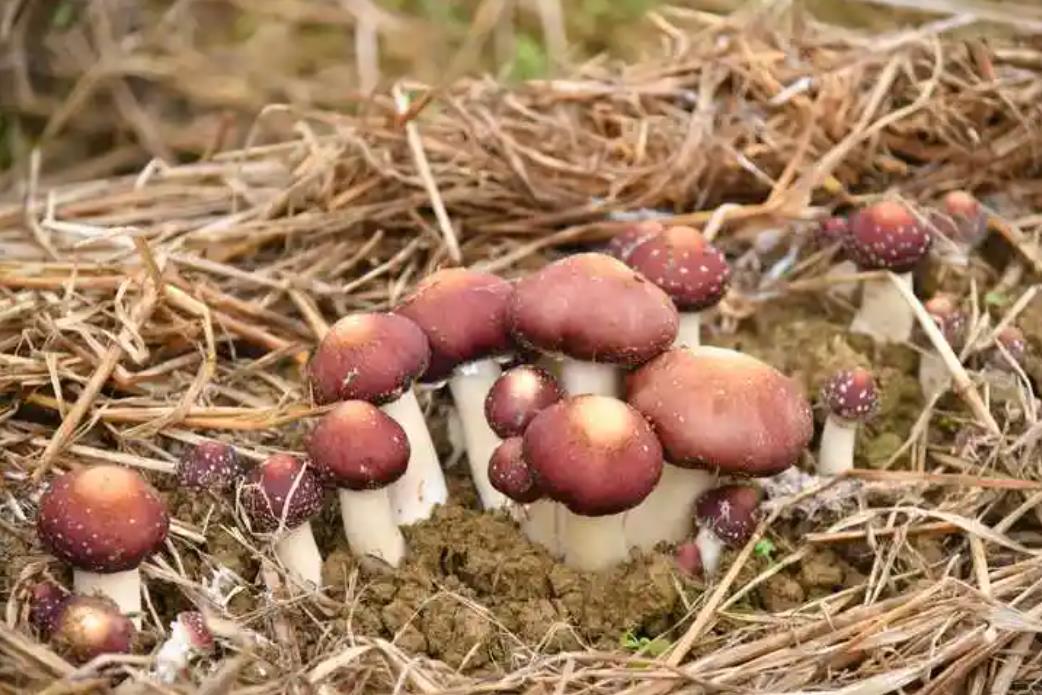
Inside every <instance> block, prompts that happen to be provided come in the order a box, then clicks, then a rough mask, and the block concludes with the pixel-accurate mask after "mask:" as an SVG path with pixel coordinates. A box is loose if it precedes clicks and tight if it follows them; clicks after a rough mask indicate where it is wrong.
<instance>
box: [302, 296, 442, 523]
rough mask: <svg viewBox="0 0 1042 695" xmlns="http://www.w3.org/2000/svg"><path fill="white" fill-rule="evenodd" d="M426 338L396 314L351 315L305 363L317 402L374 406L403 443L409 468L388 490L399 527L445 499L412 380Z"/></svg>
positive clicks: (424, 354)
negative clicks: (394, 427) (356, 402)
mask: <svg viewBox="0 0 1042 695" xmlns="http://www.w3.org/2000/svg"><path fill="white" fill-rule="evenodd" d="M430 354H431V353H430V346H429V344H428V342H427V337H426V336H425V335H424V333H423V331H422V330H421V329H420V327H419V326H417V325H416V324H415V323H413V322H412V321H410V320H409V319H407V318H405V317H404V316H399V315H397V314H379V313H374V314H353V315H351V316H346V317H344V318H342V319H340V320H339V321H337V322H336V323H335V324H333V326H331V327H330V329H329V333H327V334H326V337H325V338H323V339H322V342H321V343H320V344H319V346H318V349H317V350H316V351H315V356H314V357H313V358H312V360H311V366H310V377H311V388H312V393H313V396H314V398H315V401H316V402H317V403H333V402H336V401H349V400H363V401H368V402H370V403H372V404H374V405H378V406H380V407H381V408H382V409H383V411H384V412H385V413H387V414H388V415H390V416H391V417H392V418H394V419H395V420H396V421H397V422H398V424H399V425H401V426H402V429H403V430H405V434H406V436H407V437H408V439H409V447H410V456H409V465H408V467H407V469H406V472H405V475H403V476H402V477H401V478H399V479H398V481H397V482H396V483H395V484H394V485H392V486H391V488H390V497H391V504H393V505H394V511H395V516H396V517H397V519H398V523H399V524H412V523H415V522H417V521H422V520H424V519H427V518H429V517H430V515H431V513H432V512H433V511H434V507H435V506H436V505H439V504H444V502H445V500H446V499H448V488H447V487H446V485H445V476H444V474H443V473H442V470H441V464H440V463H439V462H438V453H437V451H436V450H435V449H434V442H433V441H432V440H431V435H430V431H429V430H428V429H427V422H426V420H425V419H424V417H423V411H422V410H421V409H420V404H419V402H418V401H417V400H416V394H415V393H414V392H413V389H412V384H413V381H415V380H416V379H418V378H419V377H420V376H421V375H422V374H423V373H424V372H426V371H427V365H428V364H429V362H430Z"/></svg>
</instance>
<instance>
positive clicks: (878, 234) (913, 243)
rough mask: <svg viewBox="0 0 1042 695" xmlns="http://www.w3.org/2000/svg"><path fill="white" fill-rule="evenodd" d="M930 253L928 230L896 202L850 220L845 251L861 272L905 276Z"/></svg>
mask: <svg viewBox="0 0 1042 695" xmlns="http://www.w3.org/2000/svg"><path fill="white" fill-rule="evenodd" d="M929 249H930V233H929V230H927V228H926V227H925V226H924V225H922V224H920V223H919V220H917V219H916V217H915V215H913V214H912V211H911V210H909V209H908V208H907V207H906V206H905V205H904V204H902V203H900V202H898V201H896V200H884V201H882V202H879V203H875V204H873V205H869V206H868V207H866V208H862V209H861V210H858V211H857V212H856V213H854V214H853V215H852V216H851V217H850V233H849V234H848V235H847V237H846V250H847V253H848V254H849V255H850V257H851V259H853V261H854V262H855V263H857V264H858V266H859V267H860V268H861V269H862V270H891V271H894V272H895V273H905V272H908V271H910V270H912V268H914V267H915V266H916V264H917V263H919V261H920V260H921V259H922V258H923V256H925V255H926V252H927V251H928V250H929Z"/></svg>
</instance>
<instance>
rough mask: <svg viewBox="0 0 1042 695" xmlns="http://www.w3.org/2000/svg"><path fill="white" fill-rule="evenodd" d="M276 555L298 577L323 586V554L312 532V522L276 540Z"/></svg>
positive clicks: (305, 523) (316, 585) (308, 582)
mask: <svg viewBox="0 0 1042 695" xmlns="http://www.w3.org/2000/svg"><path fill="white" fill-rule="evenodd" d="M275 556H276V557H277V558H278V559H279V561H280V562H281V563H282V565H283V566H284V567H285V568H286V569H287V570H288V571H289V572H290V573H291V574H292V575H294V576H295V577H296V578H297V579H299V580H300V581H302V582H305V583H306V584H310V585H312V586H315V587H319V586H322V555H320V554H319V552H318V546H317V545H315V536H314V535H312V533H311V522H308V521H305V522H304V523H303V524H301V525H300V526H297V527H296V528H292V529H289V530H287V531H286V532H285V533H284V534H283V535H282V536H281V537H280V538H279V539H278V540H276V541H275Z"/></svg>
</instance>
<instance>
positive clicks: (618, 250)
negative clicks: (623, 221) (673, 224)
mask: <svg viewBox="0 0 1042 695" xmlns="http://www.w3.org/2000/svg"><path fill="white" fill-rule="evenodd" d="M665 228H666V227H665V225H663V224H662V223H661V222H659V221H658V220H643V221H641V222H634V223H633V224H630V225H627V226H626V228H625V229H623V230H622V231H621V232H619V233H618V234H616V235H615V236H613V237H612V238H611V241H609V242H608V245H607V247H606V248H605V253H607V254H608V255H609V256H611V257H613V258H617V259H619V260H620V261H622V262H623V263H627V262H629V259H630V254H631V253H633V251H634V250H635V249H636V248H637V247H638V246H640V245H641V244H643V243H644V242H645V241H647V240H649V239H651V238H653V237H654V236H655V235H656V234H658V233H659V232H661V231H662V230H663V229H665Z"/></svg>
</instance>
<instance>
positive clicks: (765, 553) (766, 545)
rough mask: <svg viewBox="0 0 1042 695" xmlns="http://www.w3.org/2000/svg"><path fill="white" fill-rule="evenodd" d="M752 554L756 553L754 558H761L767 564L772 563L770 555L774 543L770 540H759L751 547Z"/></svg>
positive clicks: (772, 551)
mask: <svg viewBox="0 0 1042 695" xmlns="http://www.w3.org/2000/svg"><path fill="white" fill-rule="evenodd" d="M753 552H754V553H756V557H762V558H763V559H764V560H766V561H767V562H772V561H773V558H772V557H771V555H773V554H774V543H773V542H772V541H771V539H770V538H761V539H760V540H758V541H756V545H754V546H753Z"/></svg>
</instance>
